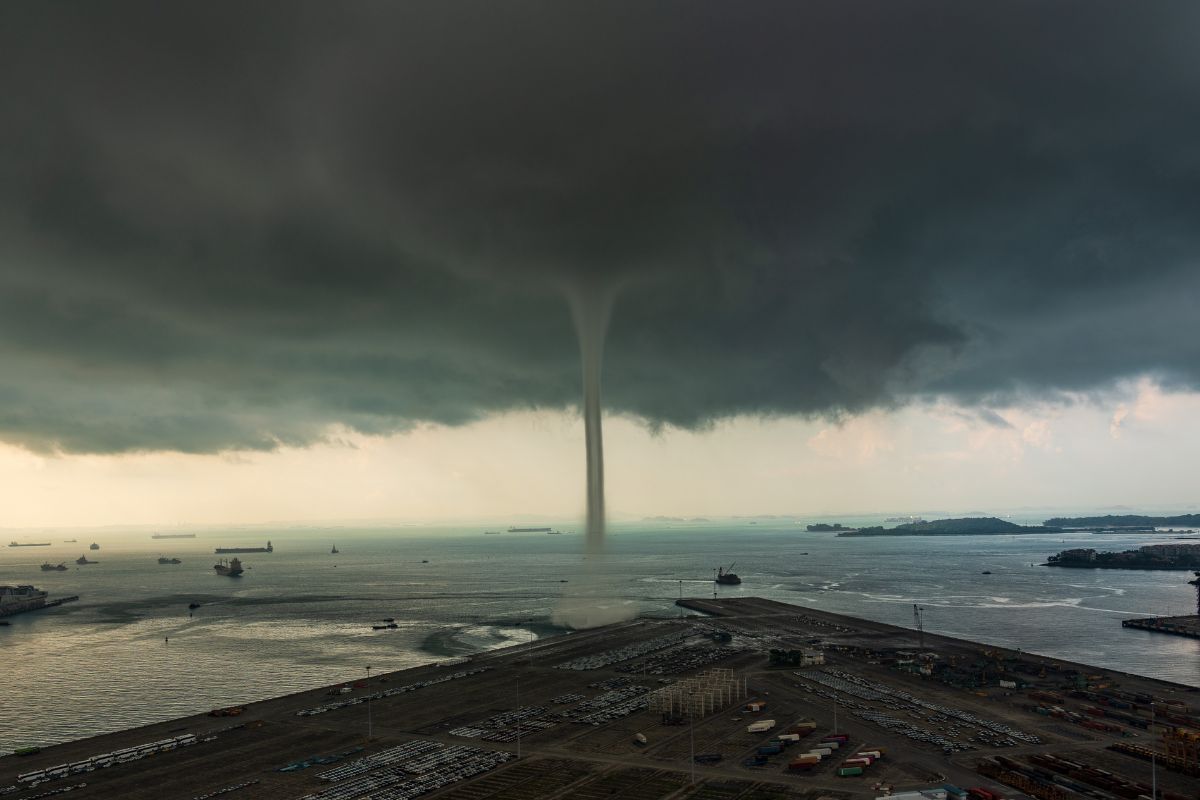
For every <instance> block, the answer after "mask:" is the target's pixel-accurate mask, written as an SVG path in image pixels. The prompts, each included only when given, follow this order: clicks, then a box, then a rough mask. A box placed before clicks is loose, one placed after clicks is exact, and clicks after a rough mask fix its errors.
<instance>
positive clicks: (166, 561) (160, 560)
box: [158, 556, 183, 564]
mask: <svg viewBox="0 0 1200 800" xmlns="http://www.w3.org/2000/svg"><path fill="white" fill-rule="evenodd" d="M158 563H160V564H182V563H183V562H182V561H180V560H179V559H178V558H167V557H166V556H159V557H158Z"/></svg>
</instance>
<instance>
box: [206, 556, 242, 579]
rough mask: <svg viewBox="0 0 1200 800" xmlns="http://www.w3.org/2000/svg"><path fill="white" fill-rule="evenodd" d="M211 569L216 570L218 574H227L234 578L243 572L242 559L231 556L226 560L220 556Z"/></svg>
mask: <svg viewBox="0 0 1200 800" xmlns="http://www.w3.org/2000/svg"><path fill="white" fill-rule="evenodd" d="M213 569H215V570H216V571H217V574H218V575H228V576H229V577H230V578H236V577H237V576H239V575H241V574H242V572H243V570H242V560H241V559H240V558H231V559H229V560H228V561H226V560H225V559H223V558H222V559H221V560H220V561H218V562H217V563H216V564H214V565H213Z"/></svg>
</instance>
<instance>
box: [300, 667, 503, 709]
mask: <svg viewBox="0 0 1200 800" xmlns="http://www.w3.org/2000/svg"><path fill="white" fill-rule="evenodd" d="M490 669H491V667H476V668H475V669H468V670H462V671H460V672H453V673H451V674H449V675H443V676H442V677H440V678H430V679H429V680H427V681H417V682H416V683H409V684H405V685H404V686H393V687H392V688H390V689H384V690H383V691H381V692H371V693H370V694H360V695H358V696H357V697H350V698H347V699H345V700H337V701H335V702H332V703H323V704H322V705H319V706H314V707H313V708H302V709H300V710H299V711H297V712H296V716H297V717H313V716H316V715H317V714H326V713H328V712H330V711H336V710H337V709H339V708H345V707H346V706H356V705H358V704H359V703H365V702H367V700H368V699H370V700H382V699H383V698H385V697H394V696H395V695H398V694H404V693H405V692H415V691H416V690H418V689H424V688H425V687H426V686H435V685H437V684H439V683H446V682H447V681H457V680H461V679H463V678H469V677H471V676H472V675H478V674H479V673H481V672H487V671H488V670H490Z"/></svg>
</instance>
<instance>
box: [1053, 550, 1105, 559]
mask: <svg viewBox="0 0 1200 800" xmlns="http://www.w3.org/2000/svg"><path fill="white" fill-rule="evenodd" d="M1050 560H1051V561H1095V560H1096V551H1095V550H1093V549H1092V548H1090V547H1076V548H1073V549H1071V550H1063V551H1062V552H1061V553H1059V554H1058V555H1057V556H1050Z"/></svg>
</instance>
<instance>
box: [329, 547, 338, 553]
mask: <svg viewBox="0 0 1200 800" xmlns="http://www.w3.org/2000/svg"><path fill="white" fill-rule="evenodd" d="M329 552H330V554H331V555H335V556H336V555H337V554H338V549H337V545H336V544H335V545H334V546H333V549H332V550H330V551H329Z"/></svg>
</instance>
